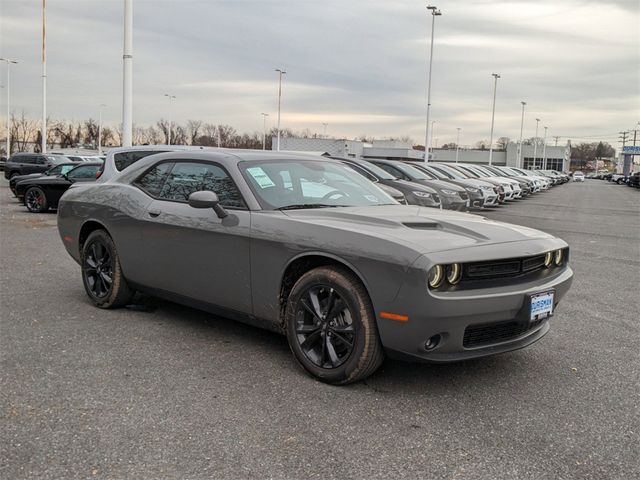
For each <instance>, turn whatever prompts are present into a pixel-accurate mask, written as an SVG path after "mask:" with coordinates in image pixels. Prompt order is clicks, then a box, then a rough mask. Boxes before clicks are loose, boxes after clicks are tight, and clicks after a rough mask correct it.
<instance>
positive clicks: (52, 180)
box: [16, 162, 102, 213]
mask: <svg viewBox="0 0 640 480" xmlns="http://www.w3.org/2000/svg"><path fill="white" fill-rule="evenodd" d="M101 166H102V162H91V163H89V162H86V163H81V164H80V165H77V166H76V167H75V168H72V169H71V170H69V171H68V172H67V173H65V174H62V175H57V176H43V177H38V178H32V179H27V180H23V181H22V182H19V183H18V184H17V185H16V196H17V197H18V198H20V197H23V198H24V204H25V206H26V207H27V209H28V210H29V211H30V212H33V213H43V212H46V211H47V210H49V209H50V208H58V201H59V200H60V197H61V196H62V194H63V193H64V192H66V191H67V189H68V188H69V187H70V186H71V185H72V184H74V183H76V182H95V181H96V173H97V172H98V170H99V169H100V167H101Z"/></svg>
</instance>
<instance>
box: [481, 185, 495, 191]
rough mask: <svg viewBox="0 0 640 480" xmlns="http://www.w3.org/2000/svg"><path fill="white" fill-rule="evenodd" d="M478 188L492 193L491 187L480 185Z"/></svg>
mask: <svg viewBox="0 0 640 480" xmlns="http://www.w3.org/2000/svg"><path fill="white" fill-rule="evenodd" d="M480 188H481V189H482V190H490V191H492V192H493V187H490V186H489V185H481V186H480Z"/></svg>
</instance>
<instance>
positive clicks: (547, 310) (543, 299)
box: [529, 292, 554, 322]
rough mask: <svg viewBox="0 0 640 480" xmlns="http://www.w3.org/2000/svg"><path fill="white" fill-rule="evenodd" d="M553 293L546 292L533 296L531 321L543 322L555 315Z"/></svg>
mask: <svg viewBox="0 0 640 480" xmlns="http://www.w3.org/2000/svg"><path fill="white" fill-rule="evenodd" d="M553 293H554V292H545V293H536V294H534V295H531V316H530V317H529V320H530V321H532V322H533V321H535V320H541V319H543V318H547V317H550V316H551V315H552V314H553Z"/></svg>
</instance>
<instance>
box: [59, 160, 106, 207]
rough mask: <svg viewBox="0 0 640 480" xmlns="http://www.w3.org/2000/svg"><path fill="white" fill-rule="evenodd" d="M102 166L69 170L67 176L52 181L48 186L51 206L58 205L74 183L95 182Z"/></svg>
mask: <svg viewBox="0 0 640 480" xmlns="http://www.w3.org/2000/svg"><path fill="white" fill-rule="evenodd" d="M99 168H100V165H80V166H78V167H75V168H73V169H72V170H69V171H68V172H67V173H66V174H65V176H63V177H58V178H56V179H55V180H53V179H52V181H51V183H49V184H47V190H48V191H47V199H48V200H49V203H50V204H51V205H57V204H58V201H59V200H60V197H61V196H62V194H63V193H64V192H66V191H67V190H68V189H69V187H70V186H71V184H72V183H78V182H80V183H81V182H93V181H95V179H96V172H97V171H98V169H99Z"/></svg>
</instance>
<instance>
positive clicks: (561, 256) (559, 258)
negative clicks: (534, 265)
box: [554, 250, 564, 265]
mask: <svg viewBox="0 0 640 480" xmlns="http://www.w3.org/2000/svg"><path fill="white" fill-rule="evenodd" d="M554 257H555V258H554V261H555V263H556V265H562V261H563V260H564V252H563V251H562V250H556V253H555V255H554Z"/></svg>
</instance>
